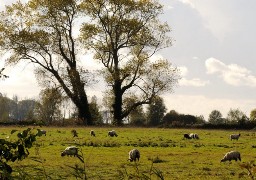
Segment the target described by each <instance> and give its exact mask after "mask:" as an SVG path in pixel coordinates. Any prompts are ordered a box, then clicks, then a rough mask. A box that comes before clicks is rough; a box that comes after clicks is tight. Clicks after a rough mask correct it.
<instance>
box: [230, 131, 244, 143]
mask: <svg viewBox="0 0 256 180" xmlns="http://www.w3.org/2000/svg"><path fill="white" fill-rule="evenodd" d="M240 136H241V134H240V133H239V134H231V135H230V140H231V141H232V140H233V139H236V140H238V139H239V137H240Z"/></svg>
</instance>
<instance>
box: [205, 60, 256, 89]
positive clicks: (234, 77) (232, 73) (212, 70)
mask: <svg viewBox="0 0 256 180" xmlns="http://www.w3.org/2000/svg"><path fill="white" fill-rule="evenodd" d="M205 66H206V69H207V73H208V74H217V75H219V76H220V77H221V78H222V79H223V80H224V81H225V82H226V83H227V84H230V85H233V86H249V87H256V76H255V75H253V74H252V72H251V71H250V70H248V69H246V68H245V67H242V66H239V65H237V64H229V65H226V64H225V63H223V62H221V61H220V60H218V59H215V58H209V59H207V60H206V61H205Z"/></svg>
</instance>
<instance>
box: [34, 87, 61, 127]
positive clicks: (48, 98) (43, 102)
mask: <svg viewBox="0 0 256 180" xmlns="http://www.w3.org/2000/svg"><path fill="white" fill-rule="evenodd" d="M39 97H40V98H39V99H40V101H39V103H38V104H37V115H38V120H39V121H42V122H45V123H46V124H48V125H50V124H52V123H53V121H54V120H60V119H61V111H60V108H61V102H62V95H61V92H60V91H59V90H58V89H57V88H50V89H49V88H47V89H43V90H41V92H40V95H39Z"/></svg>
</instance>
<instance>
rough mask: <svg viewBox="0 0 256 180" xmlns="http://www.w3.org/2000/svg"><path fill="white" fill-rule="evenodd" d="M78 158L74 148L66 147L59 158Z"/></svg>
mask: <svg viewBox="0 0 256 180" xmlns="http://www.w3.org/2000/svg"><path fill="white" fill-rule="evenodd" d="M66 155H67V156H78V148H77V147H76V146H69V147H67V148H66V149H65V150H64V151H63V152H62V153H61V156H66Z"/></svg>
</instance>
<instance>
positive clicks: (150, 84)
mask: <svg viewBox="0 0 256 180" xmlns="http://www.w3.org/2000/svg"><path fill="white" fill-rule="evenodd" d="M82 8H83V10H84V11H85V13H86V14H87V15H88V16H89V17H90V18H91V22H92V23H90V24H89V23H84V24H83V26H82V29H81V32H82V36H81V42H82V43H83V44H84V46H85V48H87V49H89V50H92V51H93V52H94V53H95V55H94V59H95V60H97V61H99V62H101V63H102V65H103V66H104V69H103V70H102V75H104V76H103V77H104V78H105V81H106V83H107V85H108V87H110V93H111V94H112V97H113V103H112V104H111V105H112V110H111V112H113V116H114V119H113V124H115V125H121V124H122V123H123V119H125V118H126V117H127V116H129V114H130V112H131V111H133V110H134V109H136V107H138V106H142V105H144V104H150V103H151V101H152V99H153V98H154V97H155V96H159V95H161V94H162V93H163V92H167V91H168V92H171V91H172V89H173V87H174V86H175V85H176V83H177V81H178V79H179V77H178V70H177V68H174V67H173V66H172V64H171V63H170V61H168V60H166V59H162V58H157V59H154V60H153V59H152V56H153V55H154V54H156V52H158V51H159V50H161V49H163V48H166V47H168V46H170V45H171V41H172V39H171V38H170V37H168V32H169V31H170V28H169V26H168V25H167V24H166V23H163V22H161V21H160V18H159V17H160V14H161V13H162V10H163V6H162V5H160V4H159V3H158V2H157V1H135V0H133V1H123V0H122V1H111V0H97V1H91V0H89V1H83V3H82ZM131 95H132V96H136V101H135V102H134V104H133V105H132V106H129V107H128V108H127V107H126V108H125V107H123V105H124V103H123V102H124V101H125V99H126V98H129V97H130V96H131Z"/></svg>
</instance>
